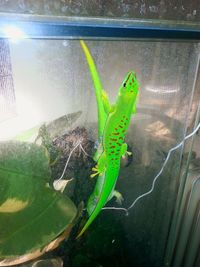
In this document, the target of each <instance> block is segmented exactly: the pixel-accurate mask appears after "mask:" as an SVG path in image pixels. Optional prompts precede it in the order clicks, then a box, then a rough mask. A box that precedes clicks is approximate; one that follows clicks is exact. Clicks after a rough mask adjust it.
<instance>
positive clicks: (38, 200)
mask: <svg viewBox="0 0 200 267" xmlns="http://www.w3.org/2000/svg"><path fill="white" fill-rule="evenodd" d="M44 24H45V23H44ZM41 25H42V22H41ZM109 27H111V26H109ZM32 28H33V29H34V23H33V24H32ZM36 28H37V30H39V29H40V25H39V26H38V25H37V27H36ZM58 28H59V26H58ZM41 29H42V28H41ZM111 29H112V27H111ZM4 30H5V32H6V34H7V35H5V36H3V37H4V38H1V40H0V103H1V105H0V141H1V142H0V163H1V164H0V184H1V186H0V190H1V196H0V266H12V265H17V266H18V265H19V266H70V267H79V266H92V267H97V266H98V267H100V266H120V267H121V266H136V267H144V266H149V267H150V266H153V267H161V266H174V267H178V266H187V267H188V266H199V265H198V264H199V258H200V257H199V256H200V255H199V254H198V246H199V244H200V239H199V238H197V236H198V235H197V233H199V230H200V228H199V218H198V217H199V216H198V214H199V205H198V203H199V194H198V192H199V191H198V183H199V180H198V179H199V178H200V169H199V167H200V154H199V133H198V129H199V112H200V109H198V106H199V100H200V91H199V86H200V84H199V83H200V77H199V74H200V71H199V52H200V50H199V43H198V40H190V41H188V40H186V39H185V40H183V39H179V40H178V39H173V40H170V39H168V38H165V39H164V38H163V39H162V38H159V36H158V38H147V36H146V37H145V39H143V38H142V39H141V38H132V37H131V38H130V36H127V37H128V38H125V37H126V36H123V38H120V36H118V37H115V36H114V37H113V36H112V38H109V36H105V37H104V38H102V37H101V38H98V36H96V37H92V36H91V37H90V38H89V36H87V38H86V37H84V36H81V37H80V35H78V34H77V36H76V33H74V34H73V38H72V36H71V35H70V34H69V35H68V36H65V34H63V36H61V35H60V36H59V37H55V36H51V34H49V35H48V36H47V35H43V36H42V34H41V35H40V36H39V35H38V36H37V38H33V37H32V36H30V38H29V35H28V30H27V31H26V34H25V33H24V32H23V29H21V28H20V26H19V25H17V26H9V27H7V28H5V29H4ZM31 31H32V30H31ZM121 31H123V29H121ZM41 32H42V30H41ZM61 32H62V31H61ZM110 32H111V30H110ZM146 32H148V29H146ZM179 33H180V32H178V33H177V35H178V34H179ZM97 35H98V33H97ZM140 37H141V36H140ZM81 40H82V41H81ZM127 73H128V76H127ZM130 77H132V82H131V85H130V86H132V87H133V88H132V89H133V90H139V92H138V95H137V96H136V95H134V94H130V95H129V96H124V98H123V94H125V93H124V92H125V91H126V90H128V89H127V88H129V87H128V86H129V84H128V83H129V80H130ZM123 90H124V91H123ZM132 95H134V97H135V99H134V98H133V96H132ZM122 98H123V101H124V102H123V101H122V100H120V99H122ZM120 101H121V102H120ZM130 101H132V102H131V103H133V104H132V109H131V111H130V108H129V106H130ZM123 112H124V113H123ZM102 114H103V115H102ZM124 114H126V116H127V125H126V126H125V123H124V120H125V117H123V116H125V115H124ZM102 117H103V119H102ZM113 118H115V119H113ZM116 121H117V123H118V124H116ZM120 122H122V124H120ZM123 123H124V124H123ZM120 128H121V129H120ZM123 128H124V129H123ZM109 131H113V132H114V135H117V134H118V133H119V132H120V138H121V139H122V140H123V142H122V143H124V142H125V143H126V144H127V153H126V149H125V150H124V151H122V150H123V149H121V148H120V149H121V150H120V153H116V151H114V152H112V151H111V152H110V153H115V155H114V156H113V157H115V158H117V159H116V161H115V162H117V163H115V164H114V165H112V164H111V162H112V159H111V158H112V155H110V154H109V152H108V150H109V149H110V147H113V149H114V148H115V147H116V146H117V142H118V141H119V139H117V137H116V138H114V137H115V136H112V139H113V140H110V138H111V137H109V138H108V136H109V134H110V132H109ZM109 142H110V143H109ZM122 143H120V147H122ZM102 155H104V157H105V159H104V160H102V161H103V164H102V165H103V168H102V169H101V163H102V161H101V160H100V159H101V158H102ZM109 159H111V160H109ZM111 165H112V168H111V167H110V166H111ZM111 169H112V170H111ZM110 183H111V184H112V183H113V184H112V185H109V184H110ZM113 189H116V190H117V192H118V193H116V194H114V196H113V195H112V192H113ZM106 190H108V192H107V193H105V194H104V191H105V192H106ZM92 194H96V195H95V198H94V199H93V200H94V203H93V204H92V205H93V206H94V207H93V210H92V211H91V213H90V212H89V214H88V210H89V208H90V206H89V204H88V203H89V202H88V199H91V195H92ZM104 196H105V198H106V199H105V200H104V201H103V202H102V203H103V204H102V206H99V204H98V203H100V200H101V199H102V198H103V197H104ZM112 196H113V197H112ZM95 207H98V208H97V209H99V210H98V212H97V214H96V215H95V216H94V218H93V219H92V222H91V224H90V225H89V226H88V228H87V229H86V230H85V231H84V233H83V234H82V235H81V236H80V235H79V234H80V232H81V230H82V229H83V227H84V225H85V224H86V222H87V220H88V218H90V217H91V216H93V214H94V209H95ZM191 218H192V219H191ZM183 222H185V224H184V223H183ZM186 251H187V253H186ZM39 264H44V265H39ZM45 264H46V265H45ZM181 264H182V265H181Z"/></svg>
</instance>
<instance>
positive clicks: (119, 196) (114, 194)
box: [109, 190, 124, 205]
mask: <svg viewBox="0 0 200 267" xmlns="http://www.w3.org/2000/svg"><path fill="white" fill-rule="evenodd" d="M113 197H115V198H116V202H117V203H118V204H119V205H122V201H123V200H124V198H123V196H122V194H121V193H120V192H119V191H117V190H113V191H112V193H111V195H110V197H109V200H111V199H112V198H113Z"/></svg>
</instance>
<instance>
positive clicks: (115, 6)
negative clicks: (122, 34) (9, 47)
mask: <svg viewBox="0 0 200 267" xmlns="http://www.w3.org/2000/svg"><path fill="white" fill-rule="evenodd" d="M0 11H1V12H7V13H11V12H12V13H19V14H34V15H49V16H83V17H107V18H116V17H118V18H130V19H133V18H139V19H163V20H164V19H167V20H168V19H169V20H185V21H199V20H200V14H199V12H198V11H199V3H198V1H187V0H183V1H176V2H169V1H164V0H162V1H160V0H154V1H150V2H149V1H148V2H145V1H143V0H138V1H130V0H120V1H119V0H110V1H104V0H92V1H90V0H70V1H66V0H61V1H60V0H45V1H40V0H35V1H33V0H28V1H27V0H26V1H25V0H18V1H12V0H2V1H1V3H0Z"/></svg>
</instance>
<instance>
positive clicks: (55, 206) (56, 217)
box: [0, 142, 77, 258]
mask: <svg viewBox="0 0 200 267" xmlns="http://www.w3.org/2000/svg"><path fill="white" fill-rule="evenodd" d="M49 179H50V172H49V167H48V159H47V157H46V156H45V153H44V150H43V149H42V148H40V147H39V146H37V145H35V144H26V143H18V142H6V143H1V144H0V258H9V257H13V256H20V255H24V254H26V253H30V252H33V251H35V250H36V249H40V248H42V247H44V246H45V245H47V244H48V243H50V242H51V241H52V240H53V239H55V238H56V237H57V236H58V235H59V234H60V233H62V232H63V230H64V229H66V228H67V226H68V225H70V224H71V223H72V221H73V219H74V218H75V216H76V213H77V211H76V207H75V205H74V204H73V202H72V201H71V200H70V199H69V198H67V197H65V196H63V195H62V194H60V193H58V192H55V191H54V190H53V189H51V188H49V187H48V183H47V182H48V180H49Z"/></svg>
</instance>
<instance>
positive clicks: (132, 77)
mask: <svg viewBox="0 0 200 267" xmlns="http://www.w3.org/2000/svg"><path fill="white" fill-rule="evenodd" d="M138 89H139V83H138V81H137V78H136V74H135V72H133V71H130V72H129V73H128V74H127V75H126V77H125V79H124V81H123V83H122V85H121V87H120V94H122V95H127V96H128V95H137V94H138Z"/></svg>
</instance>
